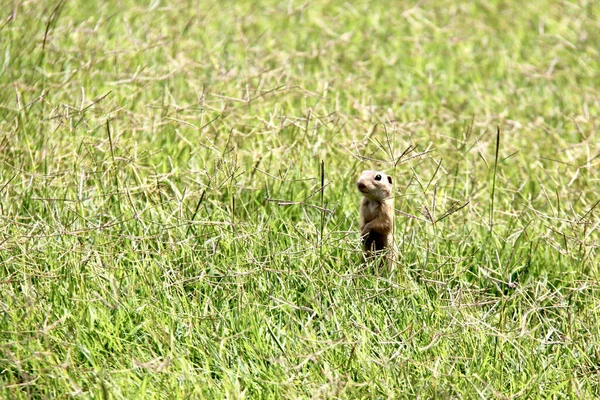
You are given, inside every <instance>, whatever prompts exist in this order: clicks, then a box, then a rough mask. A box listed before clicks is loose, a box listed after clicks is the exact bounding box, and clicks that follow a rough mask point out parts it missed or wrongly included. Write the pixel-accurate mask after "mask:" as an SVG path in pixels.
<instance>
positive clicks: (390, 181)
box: [388, 175, 392, 185]
mask: <svg viewBox="0 0 600 400" xmlns="http://www.w3.org/2000/svg"><path fill="white" fill-rule="evenodd" d="M388 182H389V183H390V185H391V184H392V177H391V176H389V175H388Z"/></svg>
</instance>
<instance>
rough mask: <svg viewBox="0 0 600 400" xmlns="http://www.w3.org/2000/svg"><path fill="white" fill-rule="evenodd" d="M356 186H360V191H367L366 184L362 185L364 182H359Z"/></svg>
mask: <svg viewBox="0 0 600 400" xmlns="http://www.w3.org/2000/svg"><path fill="white" fill-rule="evenodd" d="M356 186H358V190H363V189H365V188H366V187H367V186H365V184H364V183H362V182H358V183H357V184H356Z"/></svg>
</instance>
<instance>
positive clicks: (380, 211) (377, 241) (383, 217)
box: [356, 171, 394, 263]
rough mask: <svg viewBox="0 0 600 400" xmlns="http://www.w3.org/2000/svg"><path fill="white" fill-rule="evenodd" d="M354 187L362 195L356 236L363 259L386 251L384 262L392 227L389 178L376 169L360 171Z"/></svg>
mask: <svg viewBox="0 0 600 400" xmlns="http://www.w3.org/2000/svg"><path fill="white" fill-rule="evenodd" d="M377 177H379V179H377ZM356 186H357V187H358V190H359V191H360V192H361V193H362V194H363V198H362V200H361V202H360V236H361V238H362V240H363V249H364V255H365V258H367V259H368V258H370V257H372V256H374V255H376V254H377V253H379V252H383V251H386V261H387V262H388V263H389V261H390V259H391V257H390V255H391V247H392V243H393V228H394V199H393V198H392V178H391V177H390V176H388V175H386V174H384V173H383V172H380V171H363V173H362V175H361V176H360V178H359V179H358V181H357V182H356Z"/></svg>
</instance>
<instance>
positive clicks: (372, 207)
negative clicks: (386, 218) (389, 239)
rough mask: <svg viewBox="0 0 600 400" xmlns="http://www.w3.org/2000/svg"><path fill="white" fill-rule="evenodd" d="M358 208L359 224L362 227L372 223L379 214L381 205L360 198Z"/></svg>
mask: <svg viewBox="0 0 600 400" xmlns="http://www.w3.org/2000/svg"><path fill="white" fill-rule="evenodd" d="M361 203H362V204H361V207H360V211H361V214H360V224H361V225H364V224H366V223H367V222H370V221H373V220H374V219H375V218H377V216H378V215H379V214H380V213H381V203H379V202H376V201H373V200H369V199H367V198H366V197H363V198H362V202H361Z"/></svg>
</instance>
